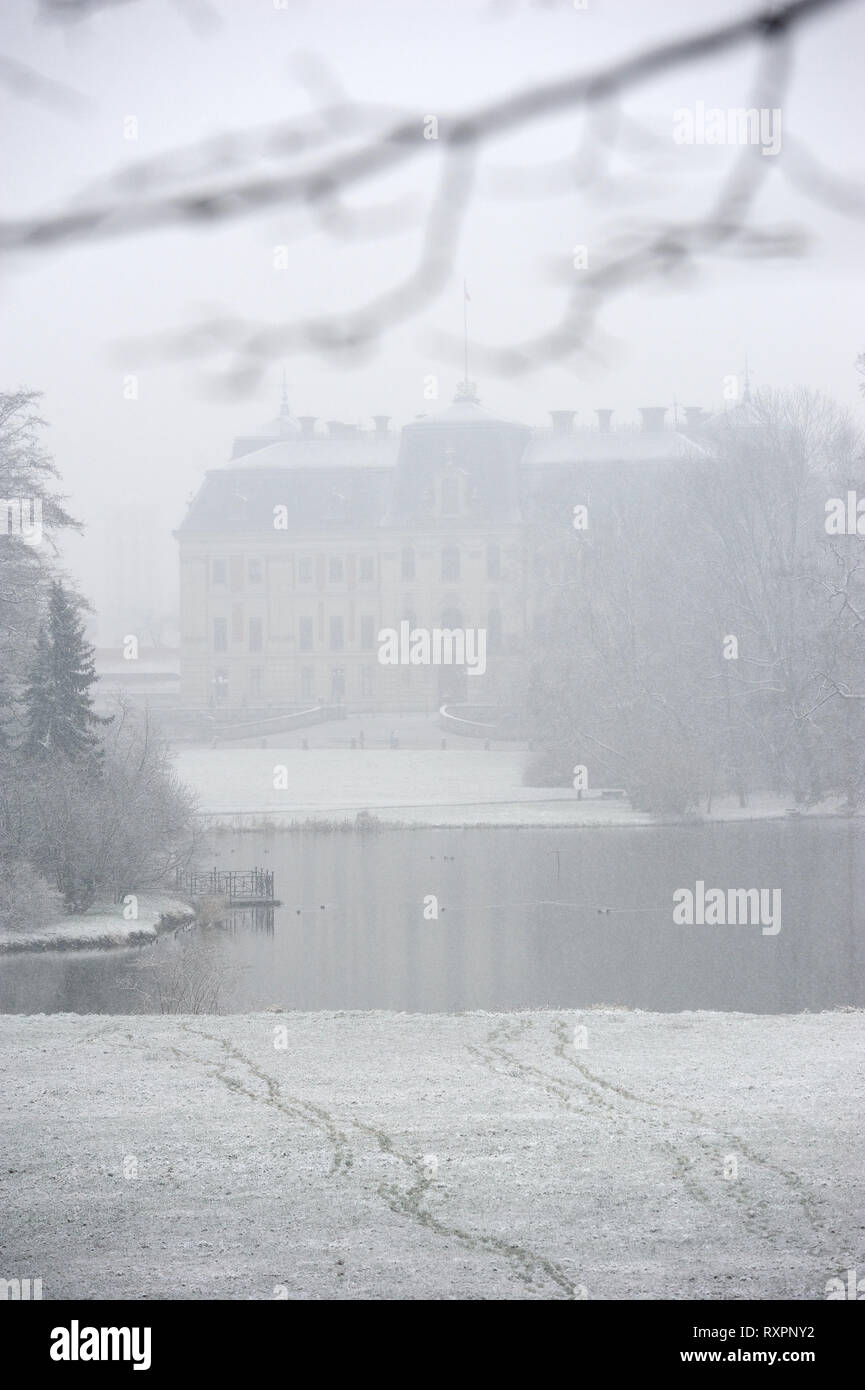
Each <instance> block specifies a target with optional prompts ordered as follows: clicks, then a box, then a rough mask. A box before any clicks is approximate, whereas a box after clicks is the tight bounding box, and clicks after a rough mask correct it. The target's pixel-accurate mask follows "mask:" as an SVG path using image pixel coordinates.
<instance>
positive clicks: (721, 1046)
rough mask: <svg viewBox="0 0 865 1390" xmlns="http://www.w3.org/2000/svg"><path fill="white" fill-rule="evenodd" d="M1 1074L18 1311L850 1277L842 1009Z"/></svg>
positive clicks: (345, 1023) (411, 1020) (104, 1046)
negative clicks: (56, 1303)
mask: <svg viewBox="0 0 865 1390" xmlns="http://www.w3.org/2000/svg"><path fill="white" fill-rule="evenodd" d="M576 1025H582V1026H584V1027H585V1029H586V1033H585V1036H583V1035H577V1037H578V1041H580V1042H583V1041H584V1042H585V1044H586V1045H585V1047H575V1046H574V1037H575V1032H574V1029H575V1026H576ZM280 1030H284V1031H280ZM283 1043H284V1044H285V1045H284V1046H281V1045H280V1044H283ZM0 1055H2V1058H3V1063H2V1066H3V1078H2V1086H0V1097H2V1099H0V1107H2V1123H0V1132H2V1134H3V1136H4V1141H5V1145H4V1147H5V1158H4V1162H3V1163H2V1167H0V1201H2V1210H3V1212H4V1222H3V1225H4V1228H5V1235H4V1238H3V1254H2V1268H0V1275H2V1277H4V1278H12V1277H16V1276H17V1277H19V1278H21V1277H24V1278H26V1277H30V1278H42V1280H43V1288H44V1297H45V1298H69V1299H71V1298H120V1299H148V1298H232V1299H270V1298H273V1297H274V1296H283V1297H288V1298H291V1299H305V1298H328V1299H331V1298H335V1299H339V1298H345V1299H368V1298H381V1299H405V1298H408V1299H415V1298H435V1299H439V1298H440V1299H448V1298H469V1299H474V1298H505V1299H557V1298H571V1297H574V1296H578V1297H584V1296H585V1297H589V1298H593V1299H621V1298H624V1299H657V1298H661V1299H691V1298H700V1299H741V1298H760V1299H778V1298H795V1299H822V1298H824V1297H825V1288H826V1281H827V1280H829V1279H832V1278H836V1277H842V1278H846V1271H847V1270H848V1269H851V1268H856V1269H858V1271H859V1273H860V1275H861V1273H862V1272H863V1271H865V1200H863V1192H862V1174H863V1172H865V1130H863V1126H862V1113H863V1101H865V1084H863V1082H865V1063H863V1057H865V1014H863V1013H858V1012H839V1013H826V1014H819V1015H809V1014H801V1015H796V1016H787V1017H752V1016H747V1015H737V1014H706V1013H702V1014H700V1013H683V1014H677V1015H673V1016H665V1015H657V1014H647V1013H631V1012H627V1011H622V1010H599V1011H594V1012H591V1013H587V1014H584V1015H579V1014H568V1013H559V1012H532V1013H516V1014H499V1015H494V1014H478V1013H475V1014H463V1015H403V1014H382V1013H337V1014H291V1015H287V1016H283V1015H279V1014H258V1015H252V1016H248V1017H205V1016H202V1017H186V1018H174V1017H163V1018H152V1017H148V1018H141V1017H124V1018H109V1017H102V1016H85V1017H76V1016H71V1015H54V1016H52V1017H44V1016H39V1017H18V1016H7V1017H2V1018H0ZM575 1291H576V1294H575Z"/></svg>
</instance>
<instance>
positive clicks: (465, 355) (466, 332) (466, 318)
mask: <svg viewBox="0 0 865 1390" xmlns="http://www.w3.org/2000/svg"><path fill="white" fill-rule="evenodd" d="M463 380H464V381H465V384H466V391H468V389H469V287H468V283H467V281H466V280H465V278H464V279H463Z"/></svg>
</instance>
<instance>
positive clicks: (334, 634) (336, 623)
mask: <svg viewBox="0 0 865 1390" xmlns="http://www.w3.org/2000/svg"><path fill="white" fill-rule="evenodd" d="M344 646H345V635H344V631H343V622H342V618H331V620H330V650H331V651H332V652H341V651H342V649H343V647H344Z"/></svg>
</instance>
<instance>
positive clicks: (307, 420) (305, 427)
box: [297, 415, 317, 439]
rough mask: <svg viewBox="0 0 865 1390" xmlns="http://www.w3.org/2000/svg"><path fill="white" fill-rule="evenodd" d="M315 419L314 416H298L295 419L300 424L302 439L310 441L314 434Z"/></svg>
mask: <svg viewBox="0 0 865 1390" xmlns="http://www.w3.org/2000/svg"><path fill="white" fill-rule="evenodd" d="M316 418H317V417H316V416H315V415H298V417H297V419H298V423H299V424H300V428H301V435H302V438H303V439H312V436H313V435H314V433H315V422H316Z"/></svg>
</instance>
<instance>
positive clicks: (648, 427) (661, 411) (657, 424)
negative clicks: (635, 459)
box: [640, 405, 667, 434]
mask: <svg viewBox="0 0 865 1390" xmlns="http://www.w3.org/2000/svg"><path fill="white" fill-rule="evenodd" d="M666 413H667V407H666V406H665V405H641V406H640V414H641V415H642V417H643V433H644V434H659V433H660V432H661V430H662V429H663V428H664V416H665V415H666Z"/></svg>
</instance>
